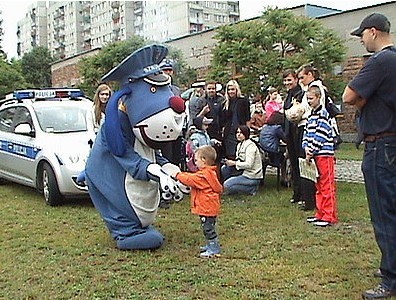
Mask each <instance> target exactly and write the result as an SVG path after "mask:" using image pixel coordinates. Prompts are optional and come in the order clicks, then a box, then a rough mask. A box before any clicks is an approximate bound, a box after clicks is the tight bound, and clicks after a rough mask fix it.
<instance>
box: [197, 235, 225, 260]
mask: <svg viewBox="0 0 396 300" xmlns="http://www.w3.org/2000/svg"><path fill="white" fill-rule="evenodd" d="M220 252H221V249H220V245H219V242H218V241H217V239H214V240H210V241H209V243H208V245H207V249H206V251H205V252H202V253H201V254H200V255H199V256H200V257H201V258H211V257H220Z"/></svg>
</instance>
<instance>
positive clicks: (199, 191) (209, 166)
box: [174, 145, 223, 258]
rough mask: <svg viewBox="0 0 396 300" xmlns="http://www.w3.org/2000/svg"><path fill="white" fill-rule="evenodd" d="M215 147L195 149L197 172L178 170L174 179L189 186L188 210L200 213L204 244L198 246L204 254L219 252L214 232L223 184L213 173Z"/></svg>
mask: <svg viewBox="0 0 396 300" xmlns="http://www.w3.org/2000/svg"><path fill="white" fill-rule="evenodd" d="M216 156H217V155H216V150H215V149H214V148H213V147H212V146H209V145H205V146H201V147H199V148H198V149H197V150H196V152H195V163H196V165H197V167H198V171H197V172H196V173H189V172H179V173H177V174H174V175H175V176H174V177H176V179H177V180H179V181H180V182H181V183H183V184H184V185H187V186H190V187H191V212H192V213H193V214H195V215H199V217H200V219H201V226H202V229H203V234H204V236H205V239H206V241H207V244H206V245H205V246H203V247H201V248H200V249H201V254H200V256H201V257H203V258H209V257H217V256H220V252H221V249H220V244H219V241H218V237H217V233H216V228H215V225H216V219H217V216H218V214H219V212H220V195H221V193H222V192H223V187H222V185H221V183H220V182H219V180H218V177H217V173H216V163H215V162H216Z"/></svg>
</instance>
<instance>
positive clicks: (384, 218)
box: [343, 13, 396, 299]
mask: <svg viewBox="0 0 396 300" xmlns="http://www.w3.org/2000/svg"><path fill="white" fill-rule="evenodd" d="M389 32H390V22H389V20H388V19H387V18H386V17H385V16H384V15H382V14H378V13H373V14H371V15H369V16H367V17H366V18H364V19H363V21H362V23H361V24H360V26H359V28H357V29H356V30H354V31H353V32H352V33H351V34H352V35H355V36H358V37H360V40H361V42H362V44H363V45H364V47H365V48H366V50H367V51H368V52H371V53H374V54H373V55H372V56H371V57H370V58H369V59H368V60H367V62H366V63H365V65H364V67H363V68H362V69H361V70H360V71H359V73H358V74H357V75H356V76H355V78H354V79H353V80H352V81H351V82H350V83H349V84H348V86H347V87H346V88H345V91H344V94H343V102H344V103H345V104H350V105H355V106H356V107H357V108H358V109H359V110H360V123H359V125H360V130H361V132H362V133H363V135H364V141H365V152H364V156H363V163H362V170H363V174H364V180H365V184H366V193H367V199H368V203H369V210H370V215H371V221H372V224H373V227H374V234H375V238H376V240H377V243H378V246H379V248H380V250H381V255H382V256H381V264H380V271H381V275H382V281H381V283H380V284H379V285H378V286H377V287H375V288H374V289H371V290H367V291H365V292H364V293H363V295H362V296H363V299H385V298H391V297H392V296H396V88H395V86H396V48H395V47H394V45H393V43H392V38H391V35H390V33H389Z"/></svg>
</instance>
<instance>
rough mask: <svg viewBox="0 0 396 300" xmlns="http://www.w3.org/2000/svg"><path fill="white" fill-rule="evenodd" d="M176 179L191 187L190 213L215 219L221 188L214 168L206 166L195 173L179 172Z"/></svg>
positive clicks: (218, 210)
mask: <svg viewBox="0 0 396 300" xmlns="http://www.w3.org/2000/svg"><path fill="white" fill-rule="evenodd" d="M176 178H177V179H178V180H179V181H180V182H181V183H183V184H184V185H187V186H190V187H191V212H192V213H193V214H196V215H200V216H206V217H215V216H217V215H218V214H219V212H220V194H221V193H222V192H223V186H222V185H221V183H220V182H219V179H218V178H217V174H216V166H208V167H205V168H203V169H201V170H198V171H197V172H195V173H188V172H180V173H178V174H177V175H176Z"/></svg>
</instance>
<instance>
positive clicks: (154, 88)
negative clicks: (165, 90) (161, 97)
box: [150, 86, 157, 94]
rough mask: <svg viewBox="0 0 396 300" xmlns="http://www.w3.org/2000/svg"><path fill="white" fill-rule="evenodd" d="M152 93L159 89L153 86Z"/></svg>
mask: <svg viewBox="0 0 396 300" xmlns="http://www.w3.org/2000/svg"><path fill="white" fill-rule="evenodd" d="M150 91H151V92H152V93H153V94H154V93H155V92H156V91H157V88H156V87H155V86H152V87H151V88H150Z"/></svg>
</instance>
